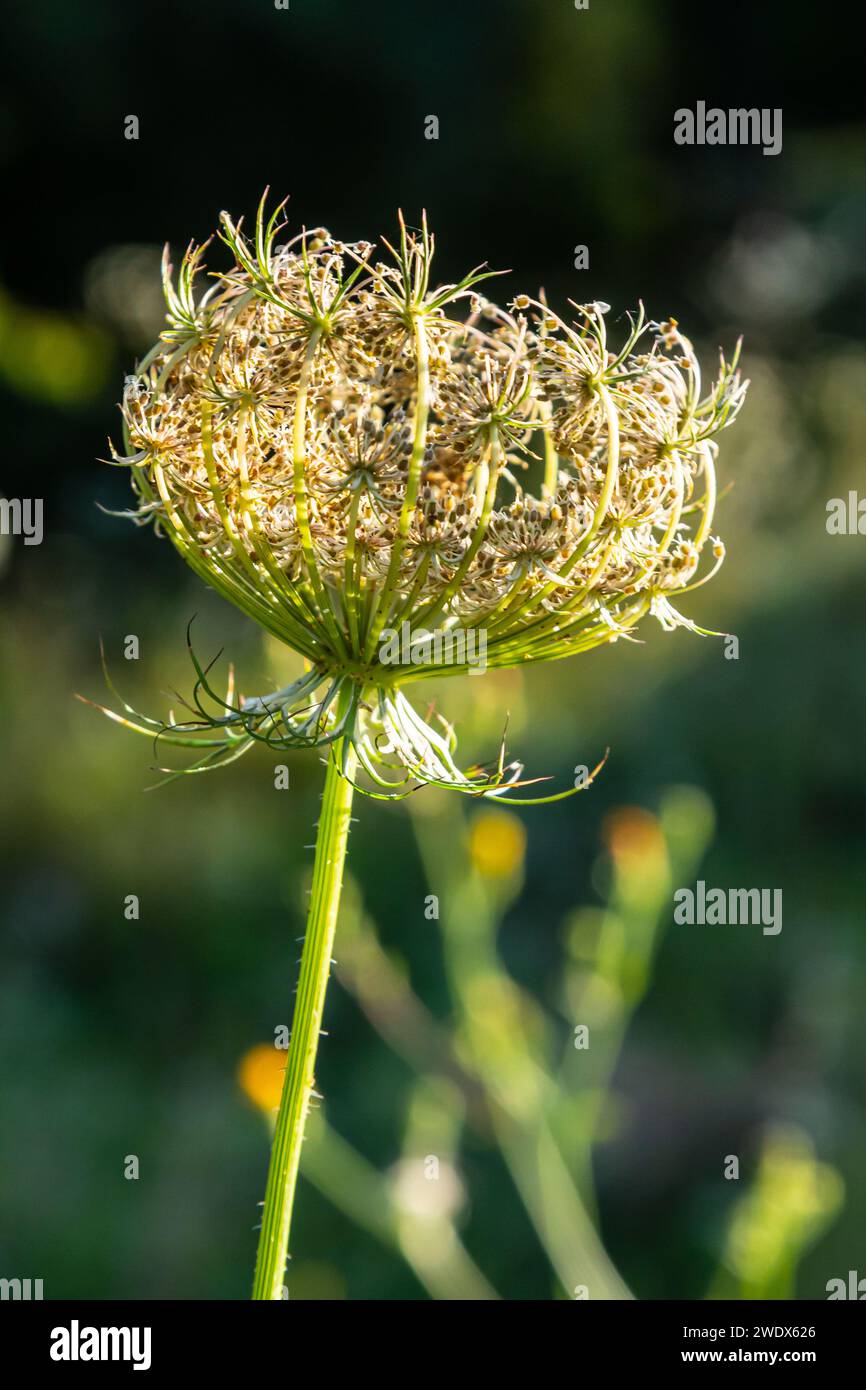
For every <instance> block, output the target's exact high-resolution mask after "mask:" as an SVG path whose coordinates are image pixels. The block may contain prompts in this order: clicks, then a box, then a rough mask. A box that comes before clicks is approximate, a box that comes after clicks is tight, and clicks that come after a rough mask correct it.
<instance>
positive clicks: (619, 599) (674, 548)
mask: <svg viewBox="0 0 866 1390" xmlns="http://www.w3.org/2000/svg"><path fill="white" fill-rule="evenodd" d="M282 207H283V205H281V206H280V207H279V208H277V210H276V211H275V212H274V213H273V214H272V215H271V216H269V217H268V216H267V215H266V211H265V198H263V199H262V203H261V205H260V207H259V210H258V216H257V219H256V224H255V229H254V232H253V234H252V235H251V236H247V235H245V234H244V231H243V228H242V224H241V223H235V222H234V221H233V220H232V219H231V218H230V217H229V216H228V214H226V213H224V214H223V215H222V225H221V229H220V233H219V235H220V237H221V239H222V241H223V242H224V243H225V245H226V247H227V248H228V250H229V252H230V256H231V264H230V267H229V269H228V270H226V271H220V272H217V273H216V274H215V275H214V276H213V283H212V284H211V285H210V287H209V288H208V289H207V290H206V292H204V293H203V294H201V295H199V294H198V292H197V281H198V275H199V272H200V271H201V270H202V269H203V256H204V250H205V247H202V246H194V245H191V246H190V247H189V249H188V250H187V252H186V254H185V256H184V258H183V262H182V265H181V267H180V271H179V275H178V277H177V280H176V281H174V280H173V278H172V272H171V267H170V265H169V264H168V260H167V258H166V260H165V263H164V283H165V294H166V302H167V308H168V313H167V322H168V326H167V328H166V330H165V331H164V332H163V334H162V336H161V337H160V339H159V341H158V342H157V343H156V345H155V346H154V347H153V349H152V350H151V351H150V352H149V353H148V355H147V356H146V357H145V359H144V361H143V362H142V363H141V365H140V367H139V369H138V371H137V372H136V373H135V374H134V375H132V376H130V377H128V378H127V381H126V385H125V389H124V395H123V405H122V412H123V421H124V446H123V451H122V452H120V451H115V450H112V461H113V462H114V463H115V464H118V465H121V466H125V467H128V468H129V470H130V473H131V477H132V483H133V487H134V489H135V492H136V495H137V498H138V507H137V509H136V510H135V511H134V512H132V513H127V514H126V515H131V516H132V517H133V519H134V520H135V521H136V522H137V523H138V524H146V523H152V524H153V525H154V526H155V528H156V529H157V531H158V532H160V533H164V534H166V535H168V536H169V538H170V540H171V541H172V543H173V544H174V545H175V546H176V548H177V549H178V551H179V552H180V554H181V555H182V556H183V558H184V559H185V560H186V561H187V563H188V564H189V565H190V566H191V567H192V569H193V570H195V572H196V573H197V574H198V575H199V576H200V578H202V579H203V580H204V581H205V583H207V584H209V585H210V586H211V587H212V588H213V589H215V590H217V592H219V593H221V594H222V595H223V596H224V597H225V598H227V599H229V600H230V601H231V602H233V603H234V604H236V605H237V606H238V607H239V608H241V609H242V610H243V611H244V612H245V613H246V614H248V615H249V616H250V617H251V618H254V619H255V621H256V622H258V623H259V624H260V625H261V626H262V627H263V628H264V629H265V630H266V631H267V632H269V633H271V634H272V635H273V636H275V637H276V638H278V639H279V640H280V641H282V642H284V643H285V644H286V645H287V646H289V647H290V648H292V649H293V650H294V651H295V652H297V653H299V654H300V655H301V656H302V657H303V658H304V661H305V670H304V672H303V674H302V675H301V676H300V677H299V678H298V679H297V680H295V681H293V682H292V684H290V685H289V686H287V687H285V688H284V689H282V690H277V691H273V692H271V693H269V694H266V695H264V696H257V697H248V698H242V697H236V696H235V693H234V688H233V683H232V682H230V685H229V689H228V691H227V692H226V693H225V694H224V695H220V694H219V693H218V692H217V691H216V690H215V689H214V688H213V686H212V684H211V681H210V671H209V668H204V667H202V666H201V664H200V663H199V662H198V659H197V658H196V656H195V654H194V653H192V649H190V650H191V654H192V659H193V662H194V665H195V669H196V676H197V680H196V686H195V691H194V697H193V703H192V705H191V706H190V709H189V714H190V717H189V718H188V719H186V720H182V721H180V722H178V721H175V720H172V721H171V722H170V723H164V722H162V721H159V720H151V719H147V718H144V717H142V716H140V715H138V714H136V712H135V711H133V710H131V709H130V708H129V707H126V715H125V716H117V715H115V717H116V718H120V720H121V722H122V723H125V724H127V725H128V726H129V727H131V728H134V729H136V730H138V731H140V732H143V733H148V734H150V735H154V734H156V735H157V736H158V737H159V739H160V741H162V742H166V743H169V744H175V745H178V746H181V747H192V748H198V749H199V756H198V758H197V759H196V760H195V761H194V762H193V763H192V765H191V766H190V767H188V768H186V769H185V771H190V772H202V771H208V770H210V769H212V768H214V767H217V766H219V765H220V764H222V763H225V762H228V761H232V760H234V759H235V758H238V757H240V756H242V755H243V754H245V753H246V752H248V751H249V750H250V749H251V748H253V747H254V746H255V745H256V744H257V743H262V744H265V745H266V746H268V747H270V748H275V749H279V750H280V751H285V750H286V749H290V748H310V747H318V748H323V749H325V750H326V752H327V776H326V783H325V792H324V797H323V803H322V815H321V819H320V822H319V829H318V838H317V844H316V858H315V868H314V885H313V894H312V901H311V905H310V915H309V921H308V925H307V934H306V938H305V945H304V952H303V958H302V963H301V976H300V985H299V990H298V997H297V1003H296V1008H295V1015H294V1022H293V1029H292V1036H291V1044H290V1049H289V1057H288V1066H287V1069H286V1079H285V1087H284V1091H283V1097H282V1102H281V1105H280V1110H279V1114H278V1119H277V1126H276V1134H275V1139H274V1147H273V1152H272V1157H271V1165H270V1171H269V1175H268V1183H267V1190H266V1197H265V1203H264V1212H263V1220H262V1232H261V1241H260V1246H259V1257H258V1264H257V1268H256V1277H255V1288H254V1297H256V1298H260V1299H272V1298H278V1297H280V1295H281V1290H282V1283H283V1277H284V1268H285V1261H286V1258H287V1251H288V1240H289V1231H290V1222H291V1209H292V1202H293V1195H294V1188H295V1180H296V1177H297V1172H298V1165H299V1160H300V1147H301V1142H302V1139H303V1131H304V1120H305V1115H306V1111H307V1106H308V1104H309V1099H310V1095H311V1093H312V1090H313V1084H314V1081H313V1073H314V1064H315V1056H316V1046H317V1042H318V1035H319V1030H320V1024H321V1017H322V1009H323V1004H324V996H325V987H326V983H327V976H328V968H329V963H330V958H331V948H332V942H333V935H334V929H335V925H336V919H337V912H338V905H339V897H340V885H341V879H342V871H343V862H344V856H345V851H346V838H347V832H348V824H349V816H350V810H351V804H352V793H353V790H354V789H355V788H356V787H357V788H359V789H360V790H362V791H363V792H365V793H366V794H367V795H370V796H374V797H382V798H388V799H391V798H396V797H402V796H405V795H407V794H408V793H409V792H410V791H412V790H414V789H415V788H417V787H418V786H419V785H422V784H432V785H435V786H440V787H446V788H449V789H453V790H455V791H459V792H462V793H464V794H467V795H472V796H485V797H490V798H497V799H501V798H503V797H507V796H510V795H513V793H514V792H515V790H517V789H519V788H521V787H523V786H525V785H527V783H526V782H525V780H524V779H523V769H522V766H521V764H520V763H518V762H515V761H510V762H509V761H507V760H506V752H505V746H504V740H503V742H502V743H501V745H500V748H499V752H498V755H497V756H496V757H495V758H494V759H493V760H492V761H491V762H490V763H489V764H487V765H485V766H481V767H472V768H468V769H463V768H461V767H460V766H458V764H457V762H456V760H455V736H454V732H453V730H452V729H451V727H450V726H449V725H448V724H447V722H446V721H445V720H444V719H442V718H441V716H437V717H435V718H434V717H426V718H422V716H421V715H420V714H419V712H418V711H417V710H416V708H415V707H414V705H413V703H412V701H411V699H410V698H409V694H408V693H407V692H408V691H410V690H411V687H412V686H413V684H414V683H415V682H417V681H418V680H419V679H422V678H429V677H439V676H446V675H454V674H462V673H466V672H471V671H473V670H477V669H478V667H479V665H480V666H481V667H482V669H483V668H484V667H490V668H493V669H496V668H503V667H515V666H524V665H528V664H530V663H533V662H537V661H550V660H557V659H559V658H562V657H566V656H570V655H572V654H574V653H577V652H582V651H587V650H589V649H590V648H592V647H596V646H600V645H602V644H604V643H608V642H615V641H618V640H619V639H620V638H629V637H631V636H632V634H633V632H634V630H635V628H636V627H637V625H638V624H639V623H640V621H641V620H642V619H643V618H644V617H645V616H647V615H653V616H655V617H656V618H657V620H658V621H659V622H660V623H661V624H662V626H663V627H664V628H665V629H667V630H670V629H672V628H674V627H676V626H678V625H684V626H686V627H689V628H691V629H692V630H694V631H698V632H701V631H703V629H700V628H697V627H696V625H695V624H693V623H692V622H691V621H690V620H688V619H687V618H685V617H683V616H682V614H681V613H680V612H679V609H678V608H677V607H675V606H674V601H675V600H678V598H679V596H681V595H685V594H687V593H689V592H691V591H692V590H693V589H695V588H697V587H698V586H699V585H701V584H703V583H705V582H706V580H707V579H709V578H710V577H711V576H712V575H713V574H714V573H715V572H716V570H717V569H718V567H719V565H720V564H721V562H722V559H723V557H724V547H723V545H722V543H721V542H720V541H719V540H718V539H717V538H716V537H715V536H714V535H713V534H712V524H713V513H714V508H715V502H716V474H715V468H716V460H717V454H718V444H717V436H718V435H719V433H720V432H721V430H722V429H724V428H725V427H726V426H727V425H728V424H730V423H731V422H732V421H733V420H734V418H735V417H736V414H737V412H738V410H739V408H740V405H741V403H742V400H743V396H744V393H745V389H746V384H747V383H744V382H741V380H740V377H739V373H738V370H737V357H738V353H739V349H737V352H735V353H734V356H733V359H732V360H731V361H727V360H725V358H724V357H722V360H721V364H720V370H719V372H718V375H717V377H716V379H715V381H714V383H713V384H712V385H711V387H710V388H709V390H708V391H707V392H706V393H704V392H703V391H702V387H701V375H700V370H699V367H698V363H697V360H696V357H695V353H694V352H693V350H692V347H691V345H690V343H689V342H688V340H687V339H686V338H685V337H684V336H683V335H682V334H681V332H680V331H679V328H678V326H677V324H676V321H675V320H673V319H669V320H667V321H665V322H660V323H656V322H649V321H647V320H646V318H645V315H644V312H643V309H642V308H641V310H640V311H639V313H638V314H637V315H636V316H634V317H631V316H630V317H629V318H628V321H627V327H626V330H625V333H624V341H623V342H622V343H621V345H620V346H619V347H617V348H614V347H611V346H610V345H609V342H608V336H607V324H606V314H607V313H608V306H606V305H603V304H587V305H580V306H577V305H576V306H573V308H574V316H573V318H572V319H571V320H570V321H565V320H563V319H561V318H559V317H558V316H557V315H556V314H555V313H553V312H552V310H551V309H550V308H549V307H548V306H547V304H546V303H545V302H544V300H543V298H540V299H532V298H530V297H529V296H526V295H519V296H518V297H517V298H516V299H514V300H513V301H512V303H511V304H510V306H509V308H508V309H504V308H500V307H498V306H497V305H496V304H494V303H492V302H491V301H490V300H489V299H487V298H486V297H485V296H484V295H483V294H482V293H481V291H480V289H479V286H480V285H481V284H482V282H484V281H485V280H486V279H487V278H488V277H489V276H490V275H491V273H492V272H490V271H487V270H486V269H485V268H484V267H477V268H476V269H475V270H473V271H470V272H469V273H468V274H467V275H465V276H464V277H463V278H462V279H461V280H459V281H458V282H457V283H455V284H449V285H445V286H439V287H435V286H434V284H433V282H432V280H431V269H432V260H433V252H434V240H433V237H432V235H431V234H430V233H429V232H428V229H427V225H426V219H425V220H424V221H423V222H422V226H421V228H420V230H418V231H410V230H409V229H407V227H406V226H405V224H404V222H403V219H402V217H401V219H400V235H399V239H398V241H397V244H396V247H392V246H391V245H390V244H389V243H388V242H386V241H383V247H384V254H383V253H377V252H376V250H375V248H374V247H373V246H372V245H371V244H369V243H367V242H358V243H354V244H349V243H343V242H340V241H337V240H335V239H334V238H333V237H332V236H331V235H330V234H329V233H328V232H327V231H325V230H324V229H321V228H319V229H316V230H314V231H310V232H307V231H302V232H301V233H300V234H298V235H296V236H295V237H293V238H291V239H289V240H280V239H279V238H281V236H282V233H283V228H284V223H283V221H282ZM530 472H533V473H534V474H540V475H541V481H540V483H539V484H538V485H537V495H533V493H532V492H530V491H529V490H528V487H527V486H526V485H525V482H524V477H525V475H527V474H529V473H530ZM707 557H709V563H705V561H706V558H707ZM479 653H480V654H481V656H482V658H483V659H482V661H481V662H479V660H478V658H479ZM572 790H573V789H569V790H568V791H566V792H560V793H556V794H553V795H550V796H540V797H539V796H533V797H529V798H525V797H524V798H520V799H521V800H523V801H524V802H526V801H528V802H529V804H538V803H541V802H545V801H552V800H556V799H558V797H560V796H566V795H570V794H572Z"/></svg>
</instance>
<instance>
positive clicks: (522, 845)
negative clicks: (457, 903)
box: [469, 810, 526, 878]
mask: <svg viewBox="0 0 866 1390" xmlns="http://www.w3.org/2000/svg"><path fill="white" fill-rule="evenodd" d="M525 852H526V830H525V829H524V826H523V822H522V821H521V820H519V819H518V817H517V816H515V815H512V813H511V812H510V811H499V810H497V811H482V812H481V814H480V815H478V816H476V818H475V820H474V821H473V822H472V828H471V830H470V832H469V854H470V857H471V859H472V863H473V865H474V867H475V868H476V869H477V870H478V872H479V873H480V874H482V875H483V876H484V877H485V878H508V877H510V875H511V874H513V873H516V872H517V871H518V870H519V869H520V868H522V866H523V857H524V854H525Z"/></svg>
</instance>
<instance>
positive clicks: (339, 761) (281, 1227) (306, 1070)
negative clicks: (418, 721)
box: [253, 741, 355, 1300]
mask: <svg viewBox="0 0 866 1390" xmlns="http://www.w3.org/2000/svg"><path fill="white" fill-rule="evenodd" d="M341 743H342V741H341V742H340V743H336V744H334V746H333V748H332V749H331V753H330V756H329V758H328V770H327V773H326V776H325V790H324V792H323V794H322V812H321V815H320V816H319V827H318V832H317V835H316V857H315V862H314V865H313V889H312V897H311V899H310V910H309V916H308V917H307V931H306V935H305V937H304V950H303V954H302V956H301V973H300V977H299V980H298V993H297V997H296V1000H295V1012H294V1017H293V1019H292V1035H291V1041H290V1043H289V1054H288V1062H287V1065H286V1076H285V1081H284V1083H283V1094H282V1096H281V1098H280V1108H279V1111H278V1112H277V1121H276V1127H275V1129H274V1143H273V1148H272V1149H271V1162H270V1167H269V1168H268V1182H267V1187H266V1189H265V1200H264V1206H263V1210H262V1227H261V1235H260V1237H259V1250H258V1256H257V1258H256V1274H255V1280H254V1283H253V1298H254V1299H263V1300H276V1299H281V1298H282V1296H283V1281H284V1275H285V1267H286V1260H287V1258H288V1251H289V1231H290V1228H291V1223H292V1206H293V1203H294V1197H295V1186H296V1183H297V1179H298V1168H299V1166H300V1161H301V1145H302V1144H303V1142H304V1126H305V1123H306V1119H307V1111H308V1109H309V1104H310V1096H311V1095H312V1093H313V1087H314V1084H315V1076H314V1068H315V1064H316V1049H317V1047H318V1044H319V1033H320V1030H321V1024H322V1010H323V1008H324V1004H325V990H326V988H327V984H328V973H329V971H330V969H331V954H332V951H333V945H334V931H335V929H336V925H337V913H338V911H339V907H340V892H341V889H342V886H343V866H344V864H345V860H346V842H347V840H348V837H349V821H350V818H351V813H352V795H353V791H354V788H353V785H352V781H351V779H352V777H353V776H354V769H355V757H354V751H353V750H352V749H351V748H349V749H343V748H342V746H341ZM341 768H342V769H343V770H344V771H345V773H346V774H347V775H346V776H344V775H343V772H341Z"/></svg>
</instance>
